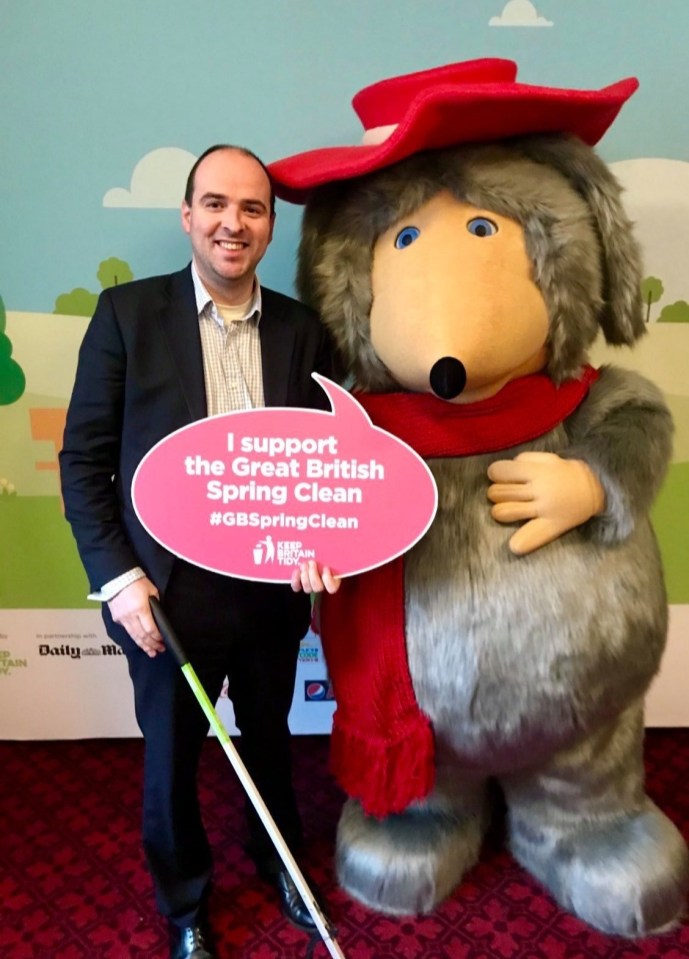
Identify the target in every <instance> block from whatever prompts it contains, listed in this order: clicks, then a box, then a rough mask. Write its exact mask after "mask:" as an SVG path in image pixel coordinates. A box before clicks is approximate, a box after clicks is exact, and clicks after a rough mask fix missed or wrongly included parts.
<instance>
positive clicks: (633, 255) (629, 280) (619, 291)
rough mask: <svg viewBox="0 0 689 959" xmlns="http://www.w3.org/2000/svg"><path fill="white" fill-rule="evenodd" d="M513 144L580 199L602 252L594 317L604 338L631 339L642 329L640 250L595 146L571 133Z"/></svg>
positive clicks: (619, 341) (616, 185) (627, 341)
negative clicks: (562, 180) (599, 299)
mask: <svg viewBox="0 0 689 959" xmlns="http://www.w3.org/2000/svg"><path fill="white" fill-rule="evenodd" d="M519 148H520V150H521V151H523V152H524V153H525V154H526V155H527V156H528V157H529V158H530V159H532V160H535V161H536V162H538V163H546V164H548V165H549V166H552V167H554V168H555V169H556V170H558V171H559V172H560V173H562V174H563V175H564V176H566V177H567V179H568V180H569V182H570V183H571V184H572V186H573V187H574V188H575V190H576V191H577V192H578V193H579V195H580V196H582V197H583V199H584V200H585V201H586V203H587V205H588V207H589V210H590V211H591V215H592V217H593V222H594V225H595V227H596V230H597V231H598V236H599V239H600V245H601V254H602V269H603V305H602V307H601V311H600V315H599V317H598V322H599V323H600V326H601V328H602V330H603V333H604V335H605V339H606V340H607V341H608V343H615V344H622V343H623V344H627V345H629V344H631V343H634V341H635V340H637V339H638V338H639V337H640V336H642V335H643V334H644V333H645V332H646V327H645V324H644V318H643V305H642V299H641V278H642V272H641V254H640V251H639V247H638V244H637V242H636V240H635V238H634V235H633V232H632V224H631V222H630V220H629V219H628V217H627V215H626V213H625V211H624V208H623V206H622V202H621V199H620V196H621V193H622V189H621V187H620V184H619V183H618V181H617V180H616V179H615V177H614V176H613V174H612V173H611V171H610V170H609V169H608V167H607V166H606V165H605V163H604V162H603V161H602V160H601V159H600V157H599V156H598V155H597V154H596V153H595V151H594V150H592V149H591V147H589V146H587V145H586V144H585V143H582V141H581V140H579V139H577V138H576V137H562V136H557V137H546V136H544V137H534V138H533V139H527V138H525V139H524V140H521V141H520V142H519Z"/></svg>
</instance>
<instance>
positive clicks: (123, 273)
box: [53, 256, 134, 316]
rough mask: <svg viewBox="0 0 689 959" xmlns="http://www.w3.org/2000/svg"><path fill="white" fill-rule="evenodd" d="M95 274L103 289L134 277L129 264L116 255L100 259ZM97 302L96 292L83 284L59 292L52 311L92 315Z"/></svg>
mask: <svg viewBox="0 0 689 959" xmlns="http://www.w3.org/2000/svg"><path fill="white" fill-rule="evenodd" d="M96 275H97V277H98V280H99V282H100V285H101V287H102V289H104V290H107V289H108V287H111V286H118V285H119V284H120V283H128V282H129V280H133V279H134V274H133V273H132V271H131V269H130V266H129V264H128V263H127V262H125V260H120V259H118V258H117V257H116V256H111V257H110V259H108V260H102V261H101V264H100V266H99V267H98V273H97V274H96ZM97 302H98V294H97V293H91V291H90V290H87V289H85V288H84V287H83V286H78V287H75V289H73V290H71V291H70V292H69V293H61V294H60V295H59V296H58V298H57V299H56V300H55V309H54V310H53V313H67V314H69V315H70V316H93V311H94V310H95V308H96V303H97Z"/></svg>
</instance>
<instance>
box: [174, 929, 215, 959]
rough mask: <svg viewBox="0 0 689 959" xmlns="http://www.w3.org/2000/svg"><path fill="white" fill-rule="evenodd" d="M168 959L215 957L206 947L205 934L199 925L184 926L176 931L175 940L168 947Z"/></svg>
mask: <svg viewBox="0 0 689 959" xmlns="http://www.w3.org/2000/svg"><path fill="white" fill-rule="evenodd" d="M170 959H215V956H214V955H213V953H212V952H209V951H208V949H207V948H206V936H205V933H204V930H203V928H202V927H201V926H186V927H185V928H184V929H180V930H179V932H178V933H177V942H176V943H174V944H173V946H172V948H171V949H170Z"/></svg>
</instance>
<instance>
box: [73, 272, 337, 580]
mask: <svg viewBox="0 0 689 959" xmlns="http://www.w3.org/2000/svg"><path fill="white" fill-rule="evenodd" d="M261 293H262V315H261V321H260V324H259V331H260V339H261V355H262V360H263V388H264V395H265V402H266V406H295V407H296V406H299V407H312V408H316V409H329V403H328V400H327V397H326V396H325V393H324V392H323V390H322V389H321V388H320V386H318V384H317V383H316V382H315V380H313V379H312V378H311V373H312V372H317V373H322V374H323V375H325V376H332V360H331V357H332V351H331V347H330V343H329V340H328V337H327V334H326V332H325V330H324V328H323V327H322V326H321V324H320V323H319V321H318V319H317V317H316V315H315V314H314V313H313V312H312V311H311V310H309V309H307V308H306V307H304V306H302V305H301V304H300V303H297V302H296V301H295V300H292V299H290V298H289V297H287V296H283V295H282V294H280V293H276V292H274V291H272V290H269V289H267V288H265V287H262V288H261ZM206 415H207V409H206V395H205V385H204V374H203V358H202V353H201V340H200V335H199V321H198V313H197V309H196V300H195V297H194V286H193V281H192V277H191V269H190V267H187V268H186V269H185V270H182V271H181V272H179V273H172V274H170V275H166V276H158V277H151V278H149V279H145V280H137V281H134V282H133V283H126V284H123V285H122V286H117V287H113V288H111V289H108V290H105V291H104V292H103V293H102V294H101V296H100V299H99V301H98V305H97V307H96V310H95V313H94V315H93V319H92V320H91V323H90V324H89V326H88V329H87V331H86V335H85V337H84V340H83V343H82V346H81V349H80V352H79V362H78V366H77V374H76V380H75V384H74V391H73V393H72V398H71V401H70V404H69V409H68V412H67V422H66V427H65V434H64V442H63V448H62V451H61V453H60V471H61V479H62V495H63V498H64V504H65V515H66V517H67V519H68V521H69V522H70V524H71V526H72V532H73V533H74V537H75V539H76V542H77V547H78V549H79V554H80V556H81V559H82V562H83V564H84V567H85V569H86V572H87V575H88V578H89V581H90V583H91V587H92V589H100V587H101V586H103V584H105V583H107V582H109V581H110V580H111V579H114V578H115V577H116V576H119V575H121V574H122V573H124V572H126V571H127V570H128V569H132V568H133V567H135V566H141V567H142V568H143V569H144V570H145V571H146V573H147V574H148V576H149V577H150V579H151V580H152V581H153V582H154V583H155V584H156V586H157V587H158V588H159V589H160V590H161V591H164V589H165V586H166V584H167V580H168V577H169V575H170V571H171V568H172V564H173V560H174V557H173V556H172V555H171V554H170V553H169V552H168V551H167V550H165V549H164V548H163V547H162V546H160V545H159V544H158V543H157V542H156V541H155V540H153V539H152V538H151V537H150V536H149V535H148V533H147V532H146V530H145V529H144V528H143V527H142V526H141V524H140V523H139V521H138V519H137V517H136V514H135V512H134V508H133V506H132V499H131V485H132V479H133V476H134V472H135V470H136V467H137V466H138V464H139V463H140V461H141V459H142V458H143V456H144V455H145V454H146V453H147V452H148V451H149V450H150V449H151V447H152V446H154V445H155V444H156V443H157V442H158V441H159V440H161V439H162V438H163V437H164V436H167V434H168V433H171V432H173V431H174V430H176V429H179V428H180V427H182V426H186V425H187V424H188V423H191V422H192V421H194V420H198V419H201V418H203V417H204V416H206ZM162 495H164V491H163V493H162ZM171 508H174V506H173V505H172V504H171Z"/></svg>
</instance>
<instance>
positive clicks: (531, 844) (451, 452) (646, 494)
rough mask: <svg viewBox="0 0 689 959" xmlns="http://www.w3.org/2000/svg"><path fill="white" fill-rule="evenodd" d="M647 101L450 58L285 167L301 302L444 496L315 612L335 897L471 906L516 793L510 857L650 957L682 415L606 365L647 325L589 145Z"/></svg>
mask: <svg viewBox="0 0 689 959" xmlns="http://www.w3.org/2000/svg"><path fill="white" fill-rule="evenodd" d="M636 86H637V84H636V81H635V80H633V79H629V80H624V81H621V82H619V83H616V84H614V85H612V86H609V87H606V88H604V89H602V90H597V91H579V90H560V89H552V88H545V87H535V86H529V85H525V84H520V83H517V82H516V68H515V65H514V64H513V63H512V62H510V61H505V60H476V61H470V62H466V63H459V64H451V65H448V66H444V67H440V68H438V69H432V70H427V71H423V72H420V73H414V74H410V75H407V76H401V77H395V78H392V79H388V80H384V81H382V82H380V83H377V84H374V85H373V86H371V87H368V88H366V89H365V90H362V91H361V92H360V93H359V94H357V96H356V97H355V98H354V101H353V102H354V106H355V109H356V110H357V113H358V115H359V116H360V118H361V120H362V122H363V124H364V127H365V129H366V133H365V137H364V142H363V143H362V144H361V145H359V146H349V147H330V148H327V149H319V150H313V151H310V152H308V153H304V154H299V155H297V156H293V157H288V158H285V159H284V160H280V161H278V162H277V163H274V164H272V165H271V167H270V172H271V174H272V176H273V179H274V181H275V186H276V191H277V193H278V196H281V197H282V198H284V199H287V200H291V201H293V202H298V203H305V204H306V206H305V213H304V220H303V236H302V241H301V246H300V254H299V267H298V286H299V292H300V294H301V296H302V298H303V299H304V300H305V301H306V302H307V303H309V304H310V305H312V306H313V307H315V309H316V310H318V311H319V313H320V315H321V317H322V320H323V322H324V323H325V324H326V325H327V326H328V328H329V329H330V330H331V332H332V333H333V334H334V337H335V340H336V342H337V344H338V347H339V351H340V353H341V359H342V361H343V366H344V372H345V373H346V374H347V375H348V376H349V377H350V381H351V380H353V382H354V389H355V395H356V396H357V398H358V399H359V401H360V402H361V404H362V405H363V406H364V408H365V409H366V410H367V412H368V414H369V416H370V417H371V419H372V421H373V423H374V424H375V425H377V426H380V427H381V428H383V429H386V430H389V431H390V432H392V433H394V434H395V435H397V436H399V437H400V438H401V439H402V440H404V441H405V442H407V443H409V445H411V446H412V447H414V448H415V449H416V450H417V452H419V453H420V455H422V456H423V457H424V458H425V459H426V460H427V462H428V464H429V467H430V468H431V470H432V472H433V475H434V477H435V480H436V483H437V486H438V491H439V507H438V512H437V515H436V518H435V520H434V522H433V524H432V526H431V528H430V530H429V532H428V533H427V534H426V535H425V537H424V538H423V539H422V540H421V541H420V542H419V543H417V544H416V545H415V546H414V547H413V548H412V549H411V550H410V551H409V552H408V553H407V554H406V555H405V556H404V557H403V558H402V559H400V560H398V561H393V562H392V563H389V564H386V566H384V567H381V568H380V569H379V570H374V571H372V572H370V573H364V574H362V575H361V576H356V577H351V578H347V579H344V580H343V581H342V583H341V588H340V589H339V591H338V592H337V593H335V595H332V596H331V595H328V596H325V597H324V602H323V607H322V613H321V626H322V628H321V632H322V639H323V644H324V649H325V654H326V659H327V662H328V668H329V672H330V675H331V678H332V682H333V687H334V693H335V698H336V700H337V710H336V713H335V717H334V728H333V735H332V766H333V770H334V772H335V774H336V775H337V777H338V778H339V780H340V782H341V783H342V785H343V787H344V789H345V790H346V792H347V794H348V796H349V797H350V798H349V799H348V800H347V802H346V804H345V807H344V810H343V813H342V817H341V820H340V823H339V827H338V840H337V868H338V876H339V880H340V882H341V884H342V886H343V887H344V889H346V890H347V891H348V892H349V893H350V894H351V895H352V896H354V897H355V898H357V899H359V900H360V901H361V902H363V903H365V904H367V905H369V906H370V907H372V908H373V909H376V910H381V911H383V912H387V913H396V914H405V913H406V914H409V913H417V912H428V911H430V910H432V909H433V908H434V906H435V905H436V904H437V903H438V902H439V901H440V900H442V899H443V897H445V896H447V895H448V893H450V892H451V890H453V889H454V888H455V887H456V885H457V884H458V883H459V882H460V880H461V879H462V877H463V876H464V875H465V873H466V872H467V870H468V869H470V868H471V867H472V866H473V865H474V864H475V863H476V861H477V859H478V857H479V853H480V848H481V843H482V839H483V837H484V834H485V831H486V828H487V825H488V823H489V821H490V816H491V802H492V799H493V798H494V795H495V790H494V788H493V787H494V785H495V784H497V786H499V789H500V791H501V792H502V795H503V797H504V802H505V805H506V807H507V829H508V836H509V843H510V848H511V850H512V853H513V854H514V856H515V857H516V858H517V860H518V861H519V862H520V863H521V864H522V865H523V866H524V867H525V868H526V869H528V870H529V871H530V872H531V873H532V874H533V875H534V876H535V877H537V878H538V879H539V880H540V882H541V883H543V884H544V885H545V886H546V887H547V889H548V890H550V892H551V894H552V895H553V896H554V897H555V899H557V900H558V902H560V903H561V904H562V906H563V907H564V908H565V909H568V910H571V911H572V912H573V913H575V914H576V915H578V916H579V917H581V918H582V919H583V920H585V921H586V922H588V923H590V924H591V925H592V926H594V927H596V928H598V929H600V930H603V931H605V932H608V933H613V934H620V935H623V936H641V935H647V934H650V933H655V932H658V931H662V930H664V929H665V928H669V927H671V926H672V924H673V923H676V922H677V920H678V918H679V917H680V916H681V914H682V912H683V910H684V907H685V901H686V894H687V887H688V884H689V859H688V856H687V849H686V846H685V843H684V841H683V839H682V837H681V835H680V834H679V832H678V830H677V829H676V828H675V826H674V825H673V824H672V823H671V822H670V821H669V819H668V818H667V817H666V816H665V815H664V814H663V813H662V812H661V811H660V810H659V809H658V808H657V807H656V806H655V805H654V804H653V803H652V802H651V800H650V799H649V798H648V796H647V795H646V793H645V791H644V769H643V757H642V750H643V735H644V733H643V729H644V718H643V702H644V695H645V693H646V690H647V689H648V686H649V684H650V682H651V680H652V678H653V676H654V674H655V673H656V672H657V670H658V667H659V663H660V659H661V656H662V653H663V648H664V644H665V637H666V626H667V607H666V595H665V589H664V584H663V575H662V570H661V564H660V559H659V553H658V548H657V545H656V541H655V538H654V534H653V531H652V529H651V525H650V522H649V510H650V507H651V504H652V502H653V499H654V497H655V495H656V493H657V491H658V488H659V486H660V483H661V482H662V479H663V476H664V474H665V470H666V468H667V464H668V462H669V458H670V453H671V438H672V423H671V419H670V415H669V412H668V410H667V408H666V406H665V403H664V401H663V399H662V397H661V394H660V392H659V391H658V389H656V387H655V386H653V385H652V384H651V383H649V382H647V381H646V380H645V379H643V378H642V377H641V376H639V375H637V374H634V373H631V372H626V371H623V370H621V369H616V368H614V367H603V368H602V369H600V370H594V369H592V368H591V367H590V366H589V365H588V363H587V351H588V349H589V347H590V346H591V344H592V343H593V341H594V339H595V337H596V335H597V333H598V331H599V330H602V332H603V334H604V336H605V338H606V340H607V341H608V342H609V343H618V344H631V343H633V342H634V341H635V340H636V339H637V338H638V337H639V336H641V335H642V333H643V331H644V325H643V319H642V312H641V301H640V287H639V284H640V258H639V252H638V249H637V246H636V243H635V241H634V239H633V236H632V230H631V226H630V223H629V222H628V220H627V218H626V216H625V214H624V212H623V209H622V206H621V203H620V189H619V187H618V184H617V182H616V181H615V179H614V178H613V176H612V174H611V173H610V172H609V170H608V168H607V167H606V166H605V164H604V163H603V162H602V161H601V160H600V159H599V157H598V156H597V155H596V153H595V152H594V150H593V149H592V144H595V143H596V142H597V141H598V140H599V139H600V138H601V136H602V135H603V134H604V133H605V131H606V130H607V128H608V127H609V125H610V124H611V123H612V121H613V120H614V118H615V116H616V115H617V113H618V111H619V110H620V108H621V107H622V105H623V103H624V102H625V101H626V99H627V98H628V97H629V96H630V95H631V94H632V93H633V92H634V90H635V89H636Z"/></svg>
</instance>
